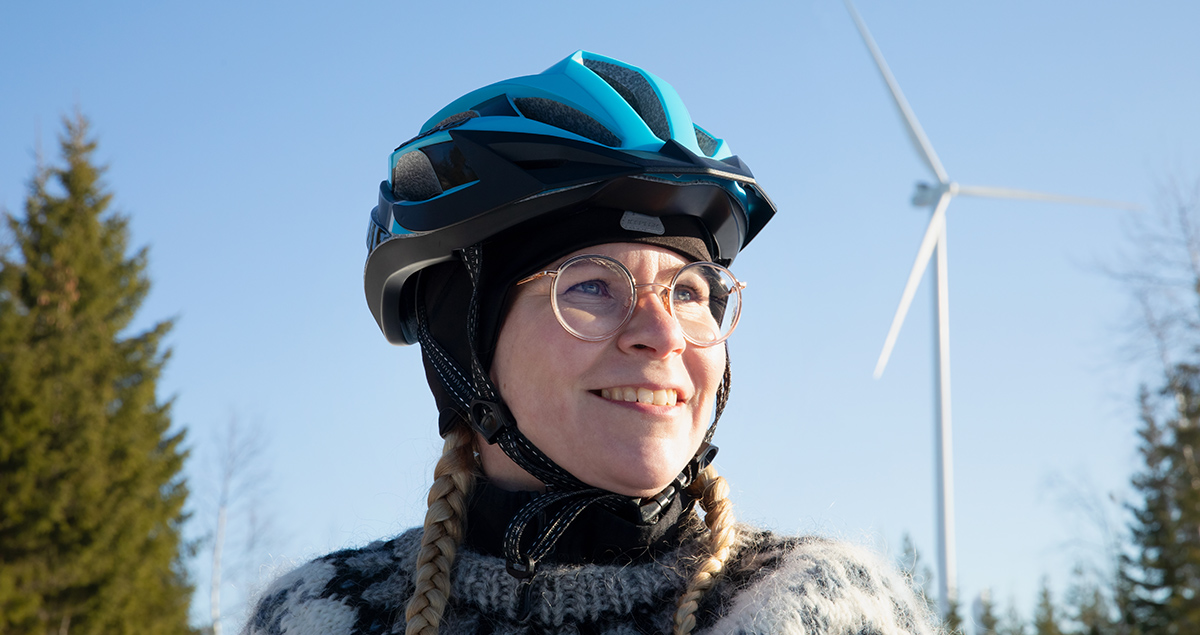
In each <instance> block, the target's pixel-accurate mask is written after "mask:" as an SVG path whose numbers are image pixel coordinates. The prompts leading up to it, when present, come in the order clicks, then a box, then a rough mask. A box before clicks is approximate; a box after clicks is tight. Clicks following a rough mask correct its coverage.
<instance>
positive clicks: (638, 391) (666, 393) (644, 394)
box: [593, 386, 679, 406]
mask: <svg viewBox="0 0 1200 635" xmlns="http://www.w3.org/2000/svg"><path fill="white" fill-rule="evenodd" d="M593 392H595V391H593ZM599 394H600V396H601V397H603V398H604V399H607V400H609V401H629V402H635V401H636V402H638V403H644V404H650V405H652V406H674V405H675V403H676V402H677V401H678V400H679V393H677V392H676V391H675V389H674V388H666V389H662V390H650V389H649V388H639V387H636V386H619V387H616V388H603V389H601V390H600V391H599Z"/></svg>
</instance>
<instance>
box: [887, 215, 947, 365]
mask: <svg viewBox="0 0 1200 635" xmlns="http://www.w3.org/2000/svg"><path fill="white" fill-rule="evenodd" d="M950 196H951V195H950V193H949V192H943V193H942V196H941V197H940V198H938V204H937V207H936V208H934V210H933V215H932V216H930V218H929V226H928V227H926V228H925V237H924V238H922V239H921V247H920V248H919V249H917V260H916V262H914V263H913V268H912V271H910V272H909V274H908V282H906V283H905V284H904V293H902V294H901V295H900V306H899V308H897V309H896V315H895V316H894V317H893V318H892V326H891V328H889V329H888V334H887V339H886V340H884V342H883V351H882V352H880V353H879V361H877V362H875V379H879V378H880V377H882V376H883V369H885V368H887V363H888V359H889V358H890V357H891V356H892V348H893V347H895V346H896V338H897V337H899V335H900V327H901V326H903V325H904V317H905V316H906V315H908V307H909V305H911V304H912V301H913V296H914V295H916V293H917V287H918V286H920V284H921V276H922V275H924V274H925V268H926V267H927V266H929V258H930V256H932V255H933V249H934V247H936V246H937V244H938V239H940V238H941V236H942V233H943V232H945V231H946V206H947V205H949V204H950Z"/></svg>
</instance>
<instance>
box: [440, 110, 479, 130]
mask: <svg viewBox="0 0 1200 635" xmlns="http://www.w3.org/2000/svg"><path fill="white" fill-rule="evenodd" d="M478 116H479V113H477V112H475V111H474V110H464V111H462V112H458V113H454V114H453V115H450V116H449V117H446V118H445V119H443V120H441V121H439V122H438V124H437V125H436V126H434V129H435V130H445V129H446V128H452V127H454V126H457V125H462V123H463V122H464V121H466V120H467V119H471V118H474V117H478Z"/></svg>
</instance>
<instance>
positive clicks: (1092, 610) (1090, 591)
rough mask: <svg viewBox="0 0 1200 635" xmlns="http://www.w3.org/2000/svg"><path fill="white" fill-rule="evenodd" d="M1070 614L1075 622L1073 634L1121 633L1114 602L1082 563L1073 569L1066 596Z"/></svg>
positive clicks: (1100, 634)
mask: <svg viewBox="0 0 1200 635" xmlns="http://www.w3.org/2000/svg"><path fill="white" fill-rule="evenodd" d="M1066 609H1067V615H1068V617H1069V618H1070V620H1071V621H1072V622H1073V627H1072V628H1071V629H1070V630H1069V631H1068V632H1069V633H1070V634H1071V635H1119V633H1120V630H1119V624H1118V623H1117V622H1116V620H1115V619H1114V618H1113V613H1114V611H1113V607H1112V602H1111V601H1110V600H1109V598H1108V596H1107V595H1105V593H1104V589H1103V588H1102V587H1101V585H1100V584H1098V583H1096V582H1095V581H1094V580H1093V579H1091V578H1090V577H1089V576H1088V575H1087V574H1086V573H1085V572H1084V569H1083V567H1082V566H1081V565H1076V566H1075V569H1074V571H1072V572H1071V586H1070V587H1069V588H1068V589H1067V596H1066Z"/></svg>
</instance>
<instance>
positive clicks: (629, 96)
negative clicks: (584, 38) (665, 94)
mask: <svg viewBox="0 0 1200 635" xmlns="http://www.w3.org/2000/svg"><path fill="white" fill-rule="evenodd" d="M583 63H584V65H585V66H587V67H588V68H589V69H591V71H592V72H593V73H595V74H597V75H599V76H600V77H601V78H603V79H604V81H606V82H608V85H609V86H612V88H613V90H615V91H617V93H619V94H620V95H621V97H623V98H624V99H625V101H627V102H629V106H630V107H631V108H633V110H634V111H635V112H637V114H638V116H639V117H641V118H642V121H644V122H646V125H647V126H649V127H650V131H651V132H653V133H654V136H656V137H658V138H659V139H662V140H663V141H666V140H668V139H670V138H671V126H670V125H669V124H668V123H667V113H666V110H664V109H663V105H662V101H660V100H659V99H658V94H657V93H655V92H654V88H653V87H652V86H651V85H650V82H648V81H646V78H645V77H643V76H642V74H641V73H639V72H637V71H635V70H632V69H628V68H625V67H624V66H617V65H616V64H610V63H608V62H602V61H600V60H593V59H587V58H584V60H583Z"/></svg>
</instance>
